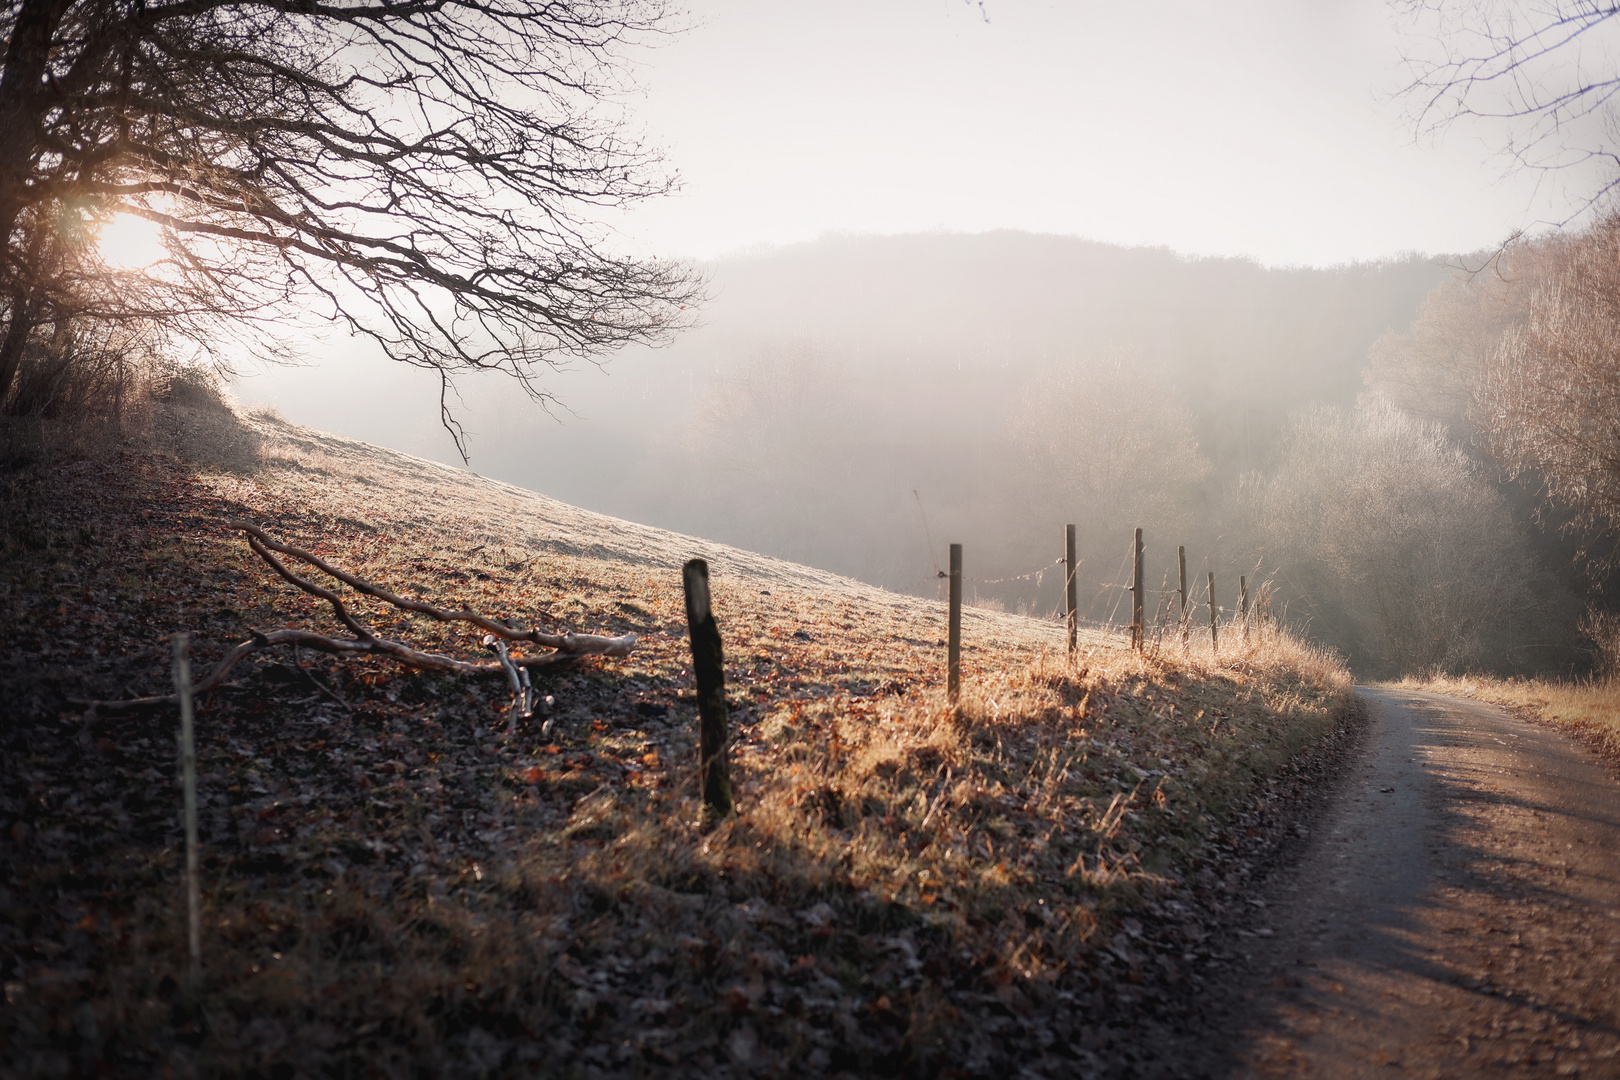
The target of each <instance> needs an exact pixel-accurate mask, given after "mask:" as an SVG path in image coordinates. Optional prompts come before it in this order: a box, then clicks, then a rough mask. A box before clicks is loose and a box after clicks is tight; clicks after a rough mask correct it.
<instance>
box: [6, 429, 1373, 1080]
mask: <svg viewBox="0 0 1620 1080" xmlns="http://www.w3.org/2000/svg"><path fill="white" fill-rule="evenodd" d="M244 423H251V424H254V425H256V426H257V428H258V430H257V436H258V439H259V445H260V448H261V449H260V460H259V462H258V464H257V466H256V467H254V468H252V469H249V470H246V471H237V472H227V471H218V470H209V469H206V468H202V467H199V466H197V465H195V464H192V463H187V462H183V461H179V460H176V459H174V458H169V457H163V456H159V455H152V454H140V453H135V452H120V453H117V454H113V455H107V456H103V457H102V458H100V459H90V460H78V461H73V462H69V463H65V464H54V465H46V464H37V463H36V464H33V465H29V466H26V467H14V468H12V469H11V470H10V471H9V472H7V473H5V474H3V476H0V484H3V488H0V499H3V505H4V507H5V509H6V514H5V522H6V525H5V529H4V544H5V550H4V567H5V568H4V570H3V571H0V581H3V583H4V585H3V587H4V598H3V602H4V604H5V626H6V627H7V631H6V634H5V641H4V644H3V646H0V680H3V682H0V692H3V697H0V700H3V701H4V702H5V705H4V709H5V712H6V717H5V719H6V723H5V726H4V734H3V738H4V740H5V745H4V754H5V760H6V762H7V764H6V776H5V784H4V788H3V791H0V828H3V829H4V833H3V835H4V836H5V837H6V838H7V840H8V844H7V849H8V852H7V856H6V859H5V864H4V878H3V879H0V967H3V970H0V975H3V978H4V985H5V995H6V1001H7V1008H6V1009H5V1010H4V1012H3V1013H0V1047H3V1050H0V1070H3V1071H4V1073H5V1074H6V1075H34V1074H58V1075H62V1074H69V1073H74V1072H83V1073H89V1072H96V1073H108V1074H112V1075H131V1076H134V1075H142V1076H144V1075H152V1074H154V1073H156V1072H169V1073H172V1074H175V1075H189V1074H204V1075H234V1074H241V1075H269V1076H295V1075H361V1074H364V1075H382V1076H393V1075H414V1074H423V1073H427V1074H434V1075H445V1076H463V1075H465V1076H502V1075H526V1074H532V1073H535V1072H544V1073H546V1074H547V1075H559V1076H570V1075H573V1076H632V1075H636V1076H639V1075H652V1074H658V1075H676V1076H680V1075H698V1074H705V1075H730V1076H739V1077H741V1076H778V1075H783V1076H785V1075H828V1076H833V1075H840V1074H843V1075H904V1076H982V1075H993V1074H1004V1073H1006V1072H1007V1071H1008V1070H1009V1069H1011V1068H1014V1067H1017V1068H1019V1069H1022V1070H1025V1072H1027V1073H1028V1074H1029V1075H1036V1076H1041V1075H1051V1076H1066V1075H1073V1074H1075V1073H1076V1071H1080V1072H1086V1073H1091V1074H1098V1075H1109V1074H1117V1075H1128V1074H1131V1073H1133V1072H1135V1071H1138V1070H1139V1069H1140V1068H1141V1067H1143V1065H1144V1063H1145V1062H1148V1061H1150V1060H1151V1059H1152V1058H1153V1055H1154V1054H1155V1053H1156V1052H1157V1051H1156V1049H1155V1039H1154V1037H1153V1033H1154V1032H1155V1031H1161V1032H1169V1031H1173V1030H1176V1029H1177V1028H1178V1026H1179V1025H1182V1024H1183V1023H1184V1021H1185V1010H1186V1009H1187V1008H1188V1007H1189V1005H1188V1003H1189V1001H1191V1000H1192V999H1193V998H1194V997H1196V990H1197V988H1198V987H1199V986H1200V985H1202V984H1203V981H1204V980H1207V979H1208V978H1211V977H1213V975H1212V973H1218V972H1219V971H1220V970H1221V969H1222V967H1223V965H1224V966H1230V965H1233V964H1240V963H1241V955H1240V954H1239V953H1236V952H1234V951H1233V947H1232V941H1233V940H1234V938H1233V936H1232V934H1231V933H1230V932H1229V928H1230V926H1232V925H1236V924H1237V923H1239V922H1241V921H1242V920H1243V919H1244V918H1246V917H1247V915H1246V914H1244V913H1245V912H1246V911H1247V905H1245V904H1244V903H1243V902H1242V896H1243V892H1244V890H1245V887H1246V885H1247V884H1248V883H1249V882H1250V881H1252V880H1253V878H1254V876H1255V874H1257V873H1259V872H1260V871H1261V869H1263V867H1264V866H1265V865H1266V863H1267V860H1268V859H1274V858H1277V857H1279V856H1278V853H1279V852H1281V851H1283V850H1284V849H1286V847H1287V845H1288V844H1289V843H1290V837H1291V836H1293V835H1294V834H1293V832H1292V830H1291V825H1290V823H1291V821H1292V818H1290V816H1289V814H1288V813H1287V812H1286V807H1287V806H1288V805H1290V800H1296V801H1297V799H1298V798H1299V797H1301V793H1302V792H1304V791H1306V790H1307V789H1309V788H1310V787H1311V785H1312V783H1313V779H1312V777H1313V774H1312V772H1311V770H1312V768H1315V766H1313V765H1312V764H1311V763H1312V762H1313V761H1316V760H1318V759H1319V758H1320V756H1321V754H1322V753H1323V752H1324V748H1331V747H1332V746H1333V745H1334V744H1335V742H1336V740H1337V741H1343V739H1344V738H1346V737H1347V736H1346V732H1347V731H1348V730H1349V728H1350V726H1351V721H1352V719H1353V717H1352V715H1351V713H1352V708H1351V704H1350V703H1351V701H1352V697H1351V695H1350V693H1349V680H1348V677H1347V675H1346V674H1345V672H1344V671H1343V670H1342V669H1341V668H1340V667H1339V666H1338V665H1337V664H1335V663H1334V662H1333V661H1331V660H1330V659H1328V658H1326V657H1324V656H1322V655H1320V654H1318V653H1316V652H1314V651H1312V650H1310V649H1308V648H1306V647H1304V646H1302V645H1300V644H1298V643H1297V642H1293V641H1291V640H1289V639H1287V638H1286V637H1283V636H1280V635H1278V634H1277V633H1275V632H1274V631H1272V630H1270V629H1268V630H1267V631H1266V632H1264V633H1259V634H1257V635H1256V640H1255V642H1253V643H1252V644H1250V645H1248V646H1246V647H1236V648H1234V650H1233V651H1232V652H1231V653H1230V654H1226V653H1223V654H1222V655H1220V656H1218V657H1217V656H1211V655H1210V653H1209V650H1208V648H1207V647H1204V648H1203V649H1202V651H1199V649H1198V648H1197V647H1195V648H1194V649H1193V651H1192V652H1191V653H1190V654H1188V655H1185V656H1183V655H1182V654H1181V652H1180V650H1179V648H1175V647H1164V648H1161V649H1157V650H1150V652H1149V653H1148V654H1147V655H1145V656H1143V655H1137V654H1134V653H1131V652H1130V651H1129V650H1128V649H1126V648H1124V646H1123V643H1122V642H1121V640H1119V639H1118V638H1115V637H1112V636H1107V635H1094V636H1092V637H1089V638H1087V639H1086V640H1085V641H1084V642H1083V647H1082V649H1081V652H1080V655H1079V658H1078V661H1077V662H1076V663H1074V664H1071V663H1070V662H1069V661H1068V659H1067V657H1066V656H1065V655H1064V654H1063V652H1062V641H1061V639H1062V629H1061V627H1060V626H1058V625H1056V624H1053V623H1051V622H1046V621H1041V620H1033V619H1027V618H1021V617H1018V616H1014V615H1008V614H1005V613H999V612H987V611H977V610H970V611H969V612H967V618H966V619H965V620H964V621H965V630H964V641H965V643H966V647H965V655H964V695H963V700H962V703H961V706H960V708H953V707H951V706H949V705H948V704H947V703H946V701H945V700H944V695H943V692H942V687H943V683H944V656H943V649H942V648H941V647H939V645H938V644H937V643H938V642H939V641H940V639H942V637H943V626H944V612H943V608H942V605H940V604H938V603H936V602H934V601H929V600H924V599H918V598H913V597H907V596H900V595H896V594H892V593H887V592H884V591H883V590H879V589H876V588H872V587H869V586H865V585H862V584H860V583H858V582H853V581H850V580H848V579H844V578H838V577H836V576H834V575H831V574H826V573H823V572H820V571H816V570H813V569H810V568H807V567H800V566H795V565H793V564H788V563H783V562H780V561H777V560H772V559H769V558H767V557H764V556H759V555H754V554H751V553H747V552H741V551H737V550H736V549H731V548H726V547H724V546H723V545H718V544H713V543H709V542H706V541H701V540H696V539H693V538H690V537H682V536H678V535H676V534H672V533H667V532H662V531H660V530H656V529H653V528H650V527H647V526H641V525H634V524H632V523H628V522H622V521H617V520H615V519H611V518H606V517H603V516H601V515H595V514H590V513H587V512H584V511H580V510H577V509H575V508H572V507H568V506H565V505H564V504H561V503H558V502H556V501H555V500H550V499H547V498H545V497H543V496H538V495H534V494H533V493H529V492H525V491H522V490H521V489H517V488H513V487H510V486H508V485H502V484H498V483H494V482H492V481H488V480H484V479H482V478H479V477H476V476H474V475H472V474H470V473H465V472H461V471H459V470H454V469H450V468H446V467H442V466H438V465H434V464H431V463H428V462H423V461H419V460H417V459H412V458H408V457H406V456H404V455H398V454H393V453H391V452H388V451H383V450H378V449H376V448H373V447H367V446H364V445H362V444H358V443H352V442H348V441H346V440H342V439H338V438H336V437H332V436H327V435H323V434H320V433H316V432H310V431H307V430H305V429H299V428H294V427H291V426H290V425H286V424H284V423H282V422H279V421H276V420H272V419H268V418H256V419H252V420H245V421H244ZM235 517H241V518H244V519H247V520H251V521H254V522H255V523H257V524H259V525H261V526H262V527H263V528H265V529H266V530H267V531H270V532H272V533H273V534H275V535H276V536H277V537H278V538H279V539H281V540H283V541H285V542H288V543H292V544H297V545H299V546H302V547H306V548H308V549H310V550H311V551H314V552H316V553H317V554H319V555H321V557H323V558H325V559H327V560H328V561H330V562H332V563H334V564H335V565H339V566H342V567H343V568H344V569H345V570H347V571H349V572H351V573H354V574H357V575H359V576H361V577H364V578H367V579H368V580H372V581H375V582H377V583H379V584H382V585H384V586H385V587H387V588H390V589H393V590H395V591H396V592H400V593H402V594H403V595H409V596H420V597H421V598H423V599H431V600H433V601H434V602H443V603H446V604H450V603H453V604H456V605H463V604H465V605H466V606H469V607H472V608H474V609H476V610H479V611H481V612H483V613H485V614H488V615H491V616H493V617H499V618H508V619H512V620H523V621H525V622H528V621H534V622H537V623H539V624H541V625H544V626H545V627H546V628H547V629H549V630H552V631H556V632H562V631H566V630H578V631H585V632H592V633H605V634H621V633H627V632H634V633H637V634H639V635H641V641H640V644H639V645H638V647H637V650H636V652H635V653H634V654H633V655H631V656H630V657H627V658H623V659H609V660H603V659H591V660H585V661H582V662H581V663H580V664H579V665H578V666H577V667H576V668H574V669H572V670H570V671H567V672H561V673H540V674H537V675H536V678H535V683H536V686H537V689H538V692H539V695H540V705H539V707H538V708H537V709H536V711H535V713H534V715H533V716H532V717H530V718H528V719H525V720H523V721H521V722H520V723H519V724H518V725H517V726H516V728H515V730H510V729H509V727H508V711H507V706H508V703H509V695H508V691H507V689H506V686H505V684H504V681H503V680H501V679H499V678H488V679H473V678H466V677H459V676H446V675H438V674H424V673H412V672H407V671H403V670H402V669H400V668H398V667H397V666H395V665H392V664H390V663H389V662H387V661H384V660H376V659H365V660H354V661H348V660H346V661H342V662H336V661H333V660H332V659H331V658H328V657H325V656H315V655H312V654H309V653H307V652H306V653H303V654H301V655H295V654H292V653H290V652H281V653H279V654H272V653H266V654H260V655H257V656H255V657H253V658H252V659H251V661H248V662H244V663H243V665H242V667H241V668H240V669H239V671H238V672H237V673H236V674H235V675H233V678H232V680H231V682H230V684H229V685H228V686H227V687H226V688H224V689H222V690H220V691H218V692H216V693H214V694H213V695H210V696H208V697H205V698H203V699H201V700H200V702H199V707H198V718H197V753H198V770H199V798H200V803H201V806H202V811H201V828H202V851H203V863H202V873H203V894H204V895H203V899H204V927H203V957H204V971H203V978H202V983H201V986H200V988H199V991H198V993H197V995H196V997H195V998H193V997H192V996H191V995H189V994H188V993H186V991H185V990H184V988H183V983H184V971H185V938H186V928H185V924H184V910H185V908H184V902H183V892H182V890H183V881H182V878H183V866H184V851H183V843H182V841H181V826H180V817H179V813H178V807H179V802H180V798H179V792H178V784H177V779H176V755H175V737H174V728H175V721H174V717H173V716H172V710H164V709H148V710H144V711H136V712H132V713H128V714H113V713H103V714H100V715H97V714H95V713H93V712H92V713H86V711H85V710H83V709H82V708H77V707H74V706H72V705H71V704H70V703H69V701H68V699H69V698H82V697H104V698H112V697H133V696H140V695H143V694H149V693H160V692H163V691H164V689H165V686H166V682H167V680H168V677H169V676H168V666H167V654H168V646H167V639H168V635H169V634H171V633H173V632H175V631H178V630H186V631H188V632H190V633H191V634H192V636H193V640H194V642H195V643H196V650H197V653H198V662H197V667H198V669H199V670H201V669H203V668H204V665H206V664H208V663H211V662H212V661H213V660H214V659H216V658H217V657H218V656H219V655H221V654H223V652H224V651H226V650H227V649H229V648H230V647H231V646H232V645H234V644H235V643H236V642H238V641H240V640H242V639H243V638H244V637H245V636H246V635H247V633H248V631H249V629H250V628H254V629H269V628H277V627H281V626H302V627H307V628H310V629H315V630H318V631H321V632H330V629H331V624H330V615H329V612H328V610H327V609H326V607H325V605H323V604H321V603H320V602H319V601H316V600H315V599H314V598H313V597H309V596H307V595H304V594H302V593H299V592H297V591H296V590H293V589H291V588H288V587H287V586H286V585H285V584H283V583H281V582H279V581H278V580H276V579H275V578H274V576H273V575H272V574H270V573H269V571H268V569H267V568H266V567H264V566H263V564H261V563H259V562H258V561H257V559H256V558H254V557H253V556H252V555H251V554H250V553H249V552H248V551H247V549H246V547H245V545H244V544H242V542H241V540H240V539H239V537H238V536H237V535H236V534H233V533H232V532H231V531H230V530H229V529H228V528H227V527H226V526H225V522H226V521H227V520H229V519H231V518H235ZM692 556H701V557H704V558H707V559H708V560H709V561H710V565H711V568H712V572H713V575H714V600H715V610H716V613H717V616H718V618H719V620H720V625H721V631H722V634H723V636H724V641H725V649H726V658H727V690H728V697H729V700H730V707H731V722H732V731H733V741H732V749H731V755H732V770H733V778H734V784H735V789H736V794H737V801H738V806H739V813H738V814H737V815H735V816H734V817H732V818H730V819H728V820H726V821H725V822H723V823H722V824H721V825H719V826H718V827H717V828H715V829H713V830H710V831H703V830H701V829H699V828H698V826H697V824H696V822H697V819H698V816H699V815H698V812H697V811H698V807H697V801H696V797H697V794H698V793H697V789H696V775H695V774H696V768H695V763H696V756H697V750H696V709H695V702H694V699H693V695H692V686H691V677H690V671H689V669H688V665H689V655H688V653H687V652H686V642H685V626H684V616H683V612H682V597H681V586H680V575H679V567H680V564H681V562H683V561H684V560H685V559H686V558H689V557H692ZM346 601H352V603H353V605H354V607H355V610H356V611H357V612H363V614H364V617H365V618H366V619H367V620H369V621H370V623H371V625H373V626H375V627H376V628H377V629H378V631H379V632H386V633H388V634H390V635H391V636H394V637H396V638H399V639H401V640H407V641H410V642H411V643H413V645H415V646H416V647H418V648H423V649H428V650H432V651H442V652H446V653H449V654H452V655H461V656H468V657H472V656H478V655H480V646H479V644H478V641H477V638H476V636H475V635H474V634H473V633H470V632H468V631H467V630H466V629H464V628H460V627H457V626H455V625H446V624H439V623H433V622H429V621H426V620H422V619H413V618H410V617H408V616H407V615H405V614H404V613H402V612H400V611H398V610H397V609H394V608H391V607H387V606H385V605H379V604H374V603H371V602H370V601H367V600H366V599H365V598H363V597H358V596H355V595H353V594H352V593H348V594H346ZM1234 645H1235V643H1234ZM1313 755H1314V756H1313Z"/></svg>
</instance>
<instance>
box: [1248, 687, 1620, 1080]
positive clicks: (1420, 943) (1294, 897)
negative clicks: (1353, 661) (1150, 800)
mask: <svg viewBox="0 0 1620 1080" xmlns="http://www.w3.org/2000/svg"><path fill="white" fill-rule="evenodd" d="M1363 693H1364V695H1365V697H1366V699H1367V701H1368V704H1369V706H1370V709H1371V723H1370V727H1369V730H1368V733H1367V736H1366V744H1365V746H1364V747H1363V750H1362V753H1361V754H1360V756H1359V758H1358V760H1357V763H1356V764H1355V765H1354V766H1352V768H1351V772H1350V774H1349V775H1348V777H1347V778H1346V780H1345V781H1344V787H1343V789H1342V790H1341V792H1340V793H1339V795H1338V798H1337V800H1336V802H1335V804H1334V805H1333V807H1332V808H1331V809H1330V810H1329V811H1328V812H1327V814H1326V816H1325V817H1323V818H1322V819H1321V820H1320V821H1319V822H1318V824H1317V830H1316V835H1315V836H1314V837H1313V838H1312V843H1311V845H1310V848H1309V850H1308V852H1307V854H1306V855H1305V857H1304V859H1303V860H1302V861H1301V862H1300V863H1299V864H1298V865H1297V866H1296V867H1294V868H1293V869H1291V870H1289V871H1287V872H1285V873H1283V874H1281V875H1280V876H1279V879H1278V880H1275V881H1274V882H1273V883H1272V885H1271V887H1270V889H1269V892H1268V894H1267V895H1266V898H1265V907H1264V908H1263V909H1262V914H1261V916H1260V917H1259V918H1258V919H1256V920H1255V922H1254V924H1253V926H1252V929H1251V930H1250V931H1245V947H1246V951H1247V953H1248V957H1249V963H1248V964H1247V965H1245V966H1246V967H1247V968H1248V972H1249V974H1250V977H1251V980H1252V981H1251V982H1250V986H1251V987H1252V989H1251V990H1250V991H1249V992H1248V993H1247V995H1246V996H1245V997H1244V999H1243V1000H1242V1004H1241V1005H1240V1006H1239V1007H1238V1008H1237V1009H1236V1010H1235V1015H1234V1016H1232V1017H1231V1019H1232V1021H1233V1023H1234V1026H1235V1027H1236V1028H1237V1029H1238V1030H1241V1031H1242V1036H1241V1038H1240V1045H1239V1046H1237V1047H1236V1048H1235V1051H1236V1053H1235V1056H1236V1057H1237V1059H1238V1060H1239V1062H1240V1064H1239V1065H1238V1067H1237V1068H1236V1070H1235V1072H1234V1073H1233V1075H1236V1076H1244V1077H1285V1076H1286V1077H1363V1076H1378V1077H1389V1076H1414V1077H1459V1078H1461V1077H1494V1076H1583V1077H1620V784H1616V782H1615V780H1614V778H1613V776H1612V775H1611V774H1610V773H1609V771H1608V770H1607V769H1606V768H1605V767H1604V766H1603V764H1602V763H1601V762H1599V761H1598V760H1597V759H1596V758H1594V757H1593V756H1592V755H1591V754H1590V753H1589V752H1588V751H1586V750H1585V749H1583V748H1582V747H1580V746H1579V745H1577V744H1576V743H1574V742H1572V741H1571V740H1569V739H1568V738H1567V737H1566V736H1564V735H1562V734H1560V733H1559V732H1558V731H1556V730H1555V729H1553V728H1550V727H1546V726H1542V725H1538V724H1531V723H1527V722H1524V721H1520V720H1515V719H1513V718H1511V717H1509V716H1507V715H1506V714H1504V713H1503V712H1502V711H1501V710H1500V709H1497V708H1495V707H1493V706H1489V705H1482V704H1479V703H1476V702H1469V701H1461V700H1457V699H1454V698H1447V697H1442V696H1440V695H1435V694H1426V693H1418V692H1413V691H1404V690H1365V691H1363Z"/></svg>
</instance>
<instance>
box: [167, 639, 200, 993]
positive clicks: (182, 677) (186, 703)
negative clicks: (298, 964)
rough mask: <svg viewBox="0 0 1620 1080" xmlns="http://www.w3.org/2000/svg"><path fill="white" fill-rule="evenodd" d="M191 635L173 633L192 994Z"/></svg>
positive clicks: (195, 913)
mask: <svg viewBox="0 0 1620 1080" xmlns="http://www.w3.org/2000/svg"><path fill="white" fill-rule="evenodd" d="M190 644H191V639H190V637H189V635H186V634H176V635H174V692H175V695H176V696H177V697H179V699H180V732H179V742H180V783H181V790H182V792H183V794H182V796H181V798H182V803H181V805H182V806H183V807H184V813H185V825H186V944H187V952H188V954H189V955H188V963H187V966H186V981H187V983H188V984H189V988H190V990H191V992H192V993H193V994H195V993H196V991H197V983H198V980H199V979H200V977H201V975H202V889H201V887H200V885H199V883H198V881H197V870H198V866H197V863H198V859H197V744H196V739H195V737H194V733H193V731H192V714H191V657H190V656H189V655H188V653H187V650H188V648H189V647H190Z"/></svg>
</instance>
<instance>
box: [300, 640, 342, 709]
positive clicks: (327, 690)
mask: <svg viewBox="0 0 1620 1080" xmlns="http://www.w3.org/2000/svg"><path fill="white" fill-rule="evenodd" d="M293 664H294V665H295V666H296V667H297V668H298V670H299V671H302V672H303V673H304V678H306V679H308V680H309V681H310V684H311V685H313V686H314V687H315V689H317V690H319V691H320V692H321V693H323V694H325V695H326V696H327V697H329V698H331V699H332V700H333V701H335V702H337V703H338V704H339V705H341V706H343V707H344V708H345V709H347V710H348V711H349V712H354V706H353V705H350V704H349V703H348V702H347V701H345V700H344V699H343V695H341V694H339V693H338V692H337V691H336V690H333V689H332V688H331V687H329V686H327V685H326V684H325V683H323V682H321V680H319V679H317V678H316V677H315V673H314V672H313V671H311V670H309V668H307V667H305V666H304V660H303V657H301V656H300V655H299V654H298V646H297V645H294V646H293Z"/></svg>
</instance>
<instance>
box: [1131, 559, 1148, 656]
mask: <svg viewBox="0 0 1620 1080" xmlns="http://www.w3.org/2000/svg"><path fill="white" fill-rule="evenodd" d="M1146 630H1147V627H1146V625H1145V624H1144V623H1143V621H1142V530H1141V529H1137V530H1136V570H1135V573H1134V574H1133V575H1132V577H1131V648H1133V649H1135V650H1136V651H1137V652H1141V651H1142V639H1143V638H1144V637H1146V636H1147V634H1146Z"/></svg>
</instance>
